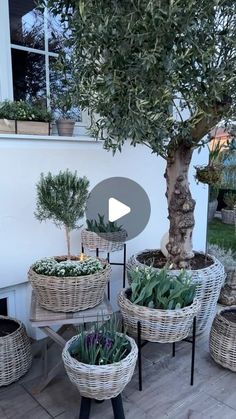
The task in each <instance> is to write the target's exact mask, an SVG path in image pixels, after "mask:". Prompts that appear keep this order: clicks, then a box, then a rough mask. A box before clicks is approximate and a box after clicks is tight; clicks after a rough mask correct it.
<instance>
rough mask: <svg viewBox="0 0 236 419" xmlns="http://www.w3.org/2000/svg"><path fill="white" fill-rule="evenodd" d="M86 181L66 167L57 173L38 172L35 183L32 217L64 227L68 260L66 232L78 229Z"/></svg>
mask: <svg viewBox="0 0 236 419" xmlns="http://www.w3.org/2000/svg"><path fill="white" fill-rule="evenodd" d="M88 186H89V181H88V179H87V178H86V177H85V176H84V177H82V178H79V177H78V175H77V172H74V173H72V172H70V171H69V170H66V171H64V172H62V171H60V172H59V173H58V174H57V175H52V173H51V172H48V173H47V174H46V175H44V174H43V173H41V176H40V180H39V182H38V183H37V185H36V192H37V196H36V211H35V213H34V215H35V217H36V218H37V219H38V220H39V221H46V220H51V221H52V222H53V223H54V224H55V225H56V226H57V227H59V228H64V229H65V234H66V242H67V252H68V255H67V256H68V259H70V256H71V254H70V232H71V230H74V229H78V228H80V225H79V224H78V221H79V220H80V219H81V218H82V217H83V216H84V212H85V209H86V202H87V199H88V195H89V193H88Z"/></svg>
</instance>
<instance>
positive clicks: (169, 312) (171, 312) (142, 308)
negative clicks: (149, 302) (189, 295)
mask: <svg viewBox="0 0 236 419" xmlns="http://www.w3.org/2000/svg"><path fill="white" fill-rule="evenodd" d="M129 289H130V288H125V289H124V290H121V291H120V292H119V294H118V301H119V298H120V297H123V298H124V299H125V300H126V302H128V304H129V305H130V307H138V309H140V311H143V312H146V313H148V312H150V313H153V314H158V313H160V314H161V315H170V317H173V315H174V313H176V314H177V313H178V317H180V316H181V315H183V316H184V315H185V314H186V313H187V312H188V311H192V308H193V307H196V311H198V310H199V308H200V306H201V303H200V300H199V299H198V298H196V297H195V298H194V299H193V302H192V303H191V304H190V305H188V306H185V307H182V308H176V309H173V310H170V309H166V310H165V309H162V308H152V307H146V306H140V305H138V304H134V303H132V302H131V301H130V300H129V299H128V298H127V296H126V291H128V290H129ZM126 304H127V303H126Z"/></svg>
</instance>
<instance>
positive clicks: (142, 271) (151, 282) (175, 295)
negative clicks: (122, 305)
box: [130, 267, 196, 310]
mask: <svg viewBox="0 0 236 419" xmlns="http://www.w3.org/2000/svg"><path fill="white" fill-rule="evenodd" d="M130 276H131V279H132V283H131V290H132V295H131V301H132V303H134V304H138V305H141V306H145V307H151V308H157V309H164V310H167V309H168V310H174V309H178V308H182V307H186V306H188V305H189V304H191V303H192V302H193V299H194V295H195V290H196V284H194V283H193V282H192V281H191V277H190V276H189V275H188V274H187V272H186V271H184V270H181V271H180V274H179V275H176V276H173V275H170V274H169V272H168V269H167V268H163V269H161V270H160V271H155V270H154V269H153V268H152V267H148V268H139V267H137V268H135V269H133V270H130Z"/></svg>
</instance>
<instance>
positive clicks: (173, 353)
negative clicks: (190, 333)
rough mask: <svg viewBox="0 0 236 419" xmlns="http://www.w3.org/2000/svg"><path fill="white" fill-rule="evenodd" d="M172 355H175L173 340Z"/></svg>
mask: <svg viewBox="0 0 236 419" xmlns="http://www.w3.org/2000/svg"><path fill="white" fill-rule="evenodd" d="M172 356H173V358H174V357H175V342H173V343H172Z"/></svg>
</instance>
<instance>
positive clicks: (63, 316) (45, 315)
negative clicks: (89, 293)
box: [30, 293, 113, 394]
mask: <svg viewBox="0 0 236 419" xmlns="http://www.w3.org/2000/svg"><path fill="white" fill-rule="evenodd" d="M112 313H113V310H112V307H111V304H110V302H109V301H108V299H107V297H106V295H105V297H104V300H103V302H102V303H101V304H99V305H98V306H96V307H93V308H90V309H88V310H83V311H77V312H75V313H54V312H53V311H49V310H45V309H43V308H42V307H40V305H39V303H38V301H37V299H36V297H35V294H34V293H32V297H31V309H30V323H31V326H32V327H37V328H38V329H39V330H41V331H42V332H44V333H45V335H46V336H47V337H49V338H50V339H52V341H54V342H56V343H57V344H58V345H59V346H60V347H61V348H62V349H63V348H64V346H65V344H66V340H65V339H64V338H63V337H62V336H61V333H62V332H63V331H64V330H65V329H66V328H67V327H68V326H70V325H74V326H76V325H79V324H86V323H91V322H95V321H97V320H101V319H102V320H105V321H106V320H109V318H110V316H111V315H112ZM52 326H60V328H59V330H58V331H57V332H55V330H53V329H52ZM47 351H48V341H47V340H45V344H44V350H43V359H44V372H43V377H42V379H41V382H40V384H39V386H38V387H37V388H35V389H34V390H33V392H34V394H36V393H40V392H41V391H42V390H43V389H44V388H45V387H46V386H47V385H48V384H49V383H50V382H51V381H52V379H53V378H54V377H55V376H56V375H58V374H59V372H61V369H62V366H63V363H62V360H61V361H60V362H58V363H57V364H56V365H55V366H54V367H53V368H52V369H51V370H50V371H48V366H47Z"/></svg>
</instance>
